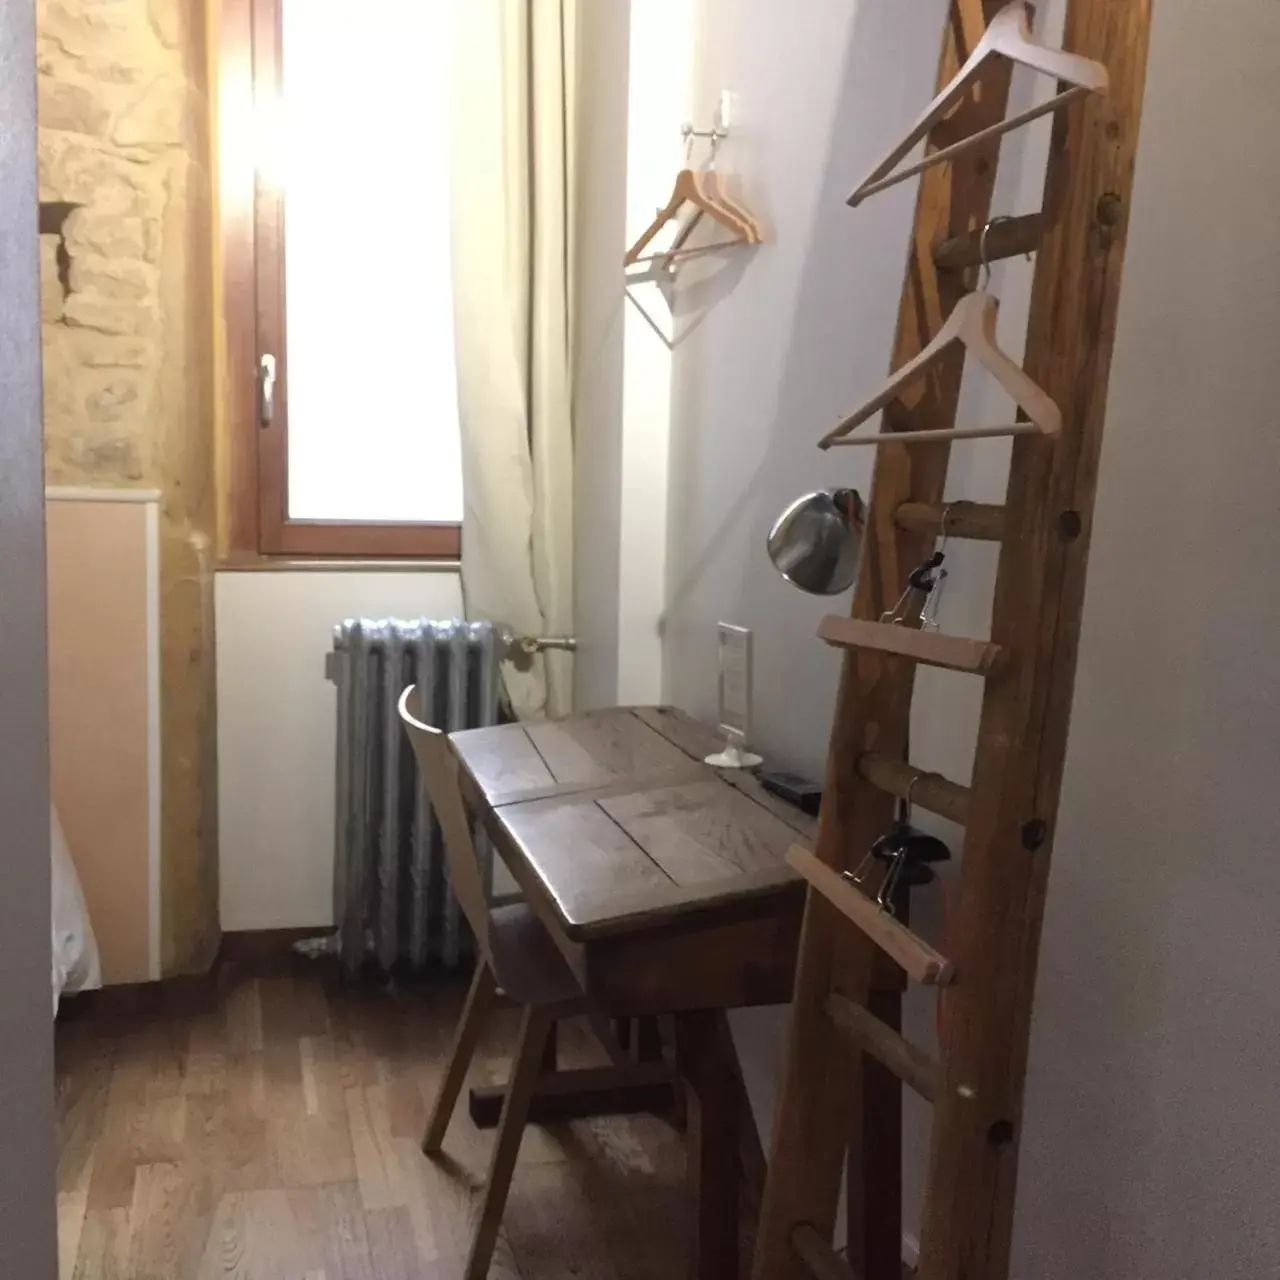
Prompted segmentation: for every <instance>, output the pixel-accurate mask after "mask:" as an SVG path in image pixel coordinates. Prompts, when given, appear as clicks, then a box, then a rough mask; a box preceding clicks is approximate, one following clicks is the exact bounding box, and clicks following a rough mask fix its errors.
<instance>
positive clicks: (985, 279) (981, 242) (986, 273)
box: [978, 213, 1014, 291]
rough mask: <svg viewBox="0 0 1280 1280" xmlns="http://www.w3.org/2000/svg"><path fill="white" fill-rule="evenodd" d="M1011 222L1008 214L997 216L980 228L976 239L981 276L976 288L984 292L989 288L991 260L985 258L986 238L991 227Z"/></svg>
mask: <svg viewBox="0 0 1280 1280" xmlns="http://www.w3.org/2000/svg"><path fill="white" fill-rule="evenodd" d="M1013 221H1014V219H1013V218H1012V217H1010V215H1009V214H1007V213H1002V214H999V215H998V216H997V217H994V218H992V219H991V220H990V221H989V222H988V223H987V225H986V226H985V227H983V228H982V235H980V236H979V237H978V257H979V258H980V259H981V260H982V275H981V278H980V280H979V283H978V287H979V288H980V289H983V290H984V291H985V290H986V289H988V288H990V286H991V259H990V258H988V257H987V237H988V236H989V235H990V234H991V228H992V227H996V226H999V225H1000V223H1002V222H1013Z"/></svg>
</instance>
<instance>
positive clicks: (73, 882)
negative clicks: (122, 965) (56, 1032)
mask: <svg viewBox="0 0 1280 1280" xmlns="http://www.w3.org/2000/svg"><path fill="white" fill-rule="evenodd" d="M49 808H50V813H49V830H50V835H51V839H50V842H49V843H50V857H51V870H50V874H51V878H52V886H53V894H52V899H53V912H52V916H53V920H52V924H53V1012H54V1015H55V1016H56V1015H57V1012H58V1001H59V1000H60V999H61V997H62V995H63V993H64V992H72V991H89V990H92V989H93V988H94V987H100V986H102V966H101V964H100V963H99V960H98V943H97V940H96V939H95V938H94V936H93V926H92V925H91V924H90V923H89V914H88V912H87V911H86V910H85V906H84V894H83V893H82V892H81V891H80V878H79V877H78V876H77V875H76V867H75V863H74V862H72V861H71V854H70V853H69V852H68V850H67V841H66V837H65V836H64V835H63V834H62V823H60V822H59V821H58V811H57V810H56V809H54V808H53V806H52V805H50V807H49Z"/></svg>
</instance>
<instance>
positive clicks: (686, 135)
mask: <svg viewBox="0 0 1280 1280" xmlns="http://www.w3.org/2000/svg"><path fill="white" fill-rule="evenodd" d="M680 136H681V137H682V138H683V139H684V167H685V168H686V169H691V168H692V167H693V125H691V124H690V123H689V122H688V121H687V120H686V121H685V122H684V124H682V125H681V126H680Z"/></svg>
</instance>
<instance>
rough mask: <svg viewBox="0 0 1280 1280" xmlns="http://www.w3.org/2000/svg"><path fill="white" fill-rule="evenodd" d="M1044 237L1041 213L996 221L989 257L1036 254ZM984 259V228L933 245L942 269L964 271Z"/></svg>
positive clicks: (989, 240)
mask: <svg viewBox="0 0 1280 1280" xmlns="http://www.w3.org/2000/svg"><path fill="white" fill-rule="evenodd" d="M1043 236H1044V218H1043V217H1042V216H1041V215H1040V214H1038V213H1028V214H1025V215H1023V216H1022V217H1020V218H1009V219H1008V220H1001V221H999V222H993V223H992V224H991V230H990V232H989V233H988V235H987V253H986V260H987V261H988V262H999V261H1001V259H1003V258H1016V257H1018V256H1019V254H1024V253H1034V252H1035V251H1036V250H1037V249H1039V248H1040V241H1041V239H1042V238H1043ZM982 258H983V255H982V229H981V228H979V229H978V230H976V231H966V232H965V233H964V235H959V236H952V237H951V238H950V239H949V240H941V241H939V242H938V243H937V244H935V245H934V246H933V263H934V266H936V267H937V268H938V269H939V270H940V271H963V270H964V268H965V267H977V266H981V264H982Z"/></svg>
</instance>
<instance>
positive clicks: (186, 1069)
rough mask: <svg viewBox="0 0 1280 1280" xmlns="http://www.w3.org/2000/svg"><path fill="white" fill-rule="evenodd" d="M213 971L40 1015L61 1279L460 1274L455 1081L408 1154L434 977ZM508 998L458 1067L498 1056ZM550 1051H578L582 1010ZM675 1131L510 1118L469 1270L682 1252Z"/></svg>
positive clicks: (266, 1279) (435, 1034)
mask: <svg viewBox="0 0 1280 1280" xmlns="http://www.w3.org/2000/svg"><path fill="white" fill-rule="evenodd" d="M301 964H302V962H299V967H295V968H291V969H288V970H285V971H282V972H281V973H280V974H279V975H278V976H272V977H257V978H251V977H248V976H244V975H237V974H236V973H235V972H234V971H230V972H224V975H223V977H222V979H221V981H220V984H219V985H220V988H221V989H220V991H219V993H218V994H217V995H215V996H211V997H210V998H208V999H206V1000H205V1001H204V1002H203V1003H204V1004H205V1005H206V1006H207V1007H205V1008H202V1009H198V1010H195V1011H192V1010H187V1011H185V1012H168V1013H165V1014H163V1015H155V1014H153V1015H150V1016H143V1015H140V1014H132V1015H129V1016H127V1017H122V1016H116V1017H112V1018H106V1017H104V1014H105V1010H101V1011H96V1012H93V1013H92V1015H91V1016H86V1015H81V1016H77V1015H76V1011H75V1009H74V1004H75V1002H74V1001H72V1002H70V1003H71V1004H72V1006H73V1007H72V1008H71V1009H70V1010H69V1016H68V1017H67V1019H66V1020H64V1021H60V1023H59V1026H58V1117H59V1129H58V1139H59V1155H60V1160H59V1196H58V1223H59V1237H60V1244H61V1257H62V1265H61V1273H62V1276H63V1277H72V1276H75V1277H84V1278H85V1280H115V1278H117V1277H118V1278H119V1280H153V1278H155V1280H159V1278H161V1277H166V1278H167V1277H173V1278H174V1280H212V1278H213V1277H218V1278H220V1280H221V1278H223V1277H228V1276H236V1277H243V1278H244V1280H276V1278H277V1277H279V1278H281V1280H284V1278H288V1280H295V1278H296V1280H410V1278H412V1280H435V1278H436V1277H441V1278H444V1277H450V1278H451V1277H456V1276H458V1275H460V1274H461V1269H462V1259H463V1257H464V1256H465V1253H466V1248H467V1244H468V1242H469V1239H470V1223H471V1219H472V1215H473V1213H474V1212H475V1209H476V1206H477V1203H478V1201H477V1195H476V1192H477V1188H478V1187H479V1186H480V1184H481V1180H482V1178H483V1174H484V1169H485V1164H486V1161H487V1157H488V1152H489V1149H490V1143H491V1141H492V1135H491V1134H489V1133H480V1132H477V1131H476V1130H475V1129H474V1128H473V1127H472V1126H471V1122H470V1120H469V1118H468V1117H467V1114H466V1103H465V1098H464V1099H463V1101H462V1103H460V1105H459V1108H458V1113H457V1115H456V1116H455V1117H454V1122H453V1124H452V1126H451V1128H450V1130H449V1134H448V1137H447V1139H446V1142H445V1150H446V1152H447V1154H448V1156H449V1157H450V1158H451V1159H450V1160H449V1161H447V1162H444V1163H436V1164H433V1163H431V1162H429V1161H428V1160H427V1159H426V1158H425V1157H424V1156H423V1155H422V1154H421V1152H420V1151H419V1149H418V1142H419V1140H420V1137H421V1133H422V1128H423V1125H424V1123H425V1118H426V1107H427V1103H428V1100H429V1098H430V1096H431V1092H432V1089H433V1087H434V1085H435V1082H436V1080H437V1078H438V1076H439V1074H440V1071H441V1069H442V1060H443V1055H444V1049H445V1045H446V1044H447V1037H448V1035H449V1033H450V1031H451V1029H452V1027H453V1025H454V1021H455V1019H456V1017H457V1014H458V1011H459V1009H460V1007H461V1000H462V994H463V992H462V989H461V988H460V987H459V986H458V985H457V984H453V983H442V984H439V985H433V986H429V987H426V988H415V989H411V990H408V991H406V992H402V993H400V994H398V995H397V994H389V993H386V992H376V991H369V990H362V991H360V992H353V991H344V990H343V989H342V988H341V987H340V986H339V985H338V984H337V983H334V982H326V981H323V980H321V979H320V978H319V977H317V976H316V975H315V972H314V971H313V970H309V969H305V968H302V967H300V966H301ZM514 1032H515V1022H514V1018H513V1015H512V1014H509V1013H503V1014H499V1015H497V1017H496V1018H495V1025H494V1028H493V1031H492V1034H490V1035H489V1036H488V1037H487V1038H486V1040H485V1042H484V1043H483V1044H482V1045H481V1048H480V1052H479V1055H478V1063H477V1067H476V1069H475V1071H474V1072H473V1081H476V1080H479V1081H486V1080H487V1081H489V1082H494V1081H496V1080H499V1079H501V1078H502V1077H503V1076H504V1075H505V1062H506V1057H507V1054H508V1053H509V1048H510V1043H511V1040H512V1038H513V1036H514ZM561 1048H562V1060H565V1061H567V1062H568V1063H569V1064H570V1065H589V1064H591V1063H594V1062H596V1061H597V1060H599V1061H603V1059H598V1058H597V1056H596V1053H597V1051H596V1050H595V1048H594V1044H593V1042H591V1040H590V1038H589V1036H588V1034H587V1033H586V1032H585V1030H584V1029H581V1028H576V1027H572V1026H571V1027H570V1028H568V1029H566V1031H565V1032H564V1033H563V1034H562V1039H561ZM683 1177H684V1151H683V1140H682V1138H681V1136H680V1135H679V1133H678V1132H677V1131H676V1130H675V1129H674V1128H672V1126H671V1125H670V1124H669V1123H667V1121H665V1120H663V1119H659V1118H657V1117H653V1116H636V1117H627V1118H616V1119H608V1120H605V1119H598V1120H585V1121H575V1122H574V1123H572V1124H569V1125H563V1126H557V1127H554V1128H546V1129H542V1128H536V1127H530V1128H529V1129H527V1130H526V1133H525V1140H524V1145H523V1147H522V1149H521V1153H520V1162H519V1165H518V1166H517V1169H516V1174H515V1178H514V1181H513V1183H512V1188H511V1196H510V1200H509V1201H508V1205H507V1215H506V1221H505V1229H504V1235H503V1239H502V1240H501V1241H500V1242H499V1245H498V1251H497V1254H496V1255H495V1259H494V1264H493V1269H492V1272H491V1275H493V1276H503V1277H512V1276H519V1277H522V1280H543V1278H544V1277H545V1278H547V1280H550V1278H551V1277H556V1278H557V1280H562V1278H563V1277H567V1276H573V1277H582V1278H583V1280H596V1278H597V1277H599V1278H601V1280H612V1278H614V1277H616V1278H617V1280H631V1278H632V1277H634V1278H635V1280H658V1278H659V1277H661V1278H662V1280H668V1278H669V1277H672V1276H678V1275H681V1274H684V1272H685V1270H686V1267H687V1261H686V1259H687V1253H686V1240H687V1232H686V1226H685V1213H686V1200H685V1197H684V1187H683Z"/></svg>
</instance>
